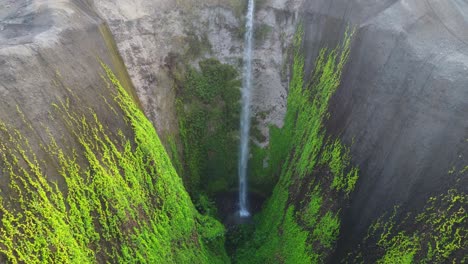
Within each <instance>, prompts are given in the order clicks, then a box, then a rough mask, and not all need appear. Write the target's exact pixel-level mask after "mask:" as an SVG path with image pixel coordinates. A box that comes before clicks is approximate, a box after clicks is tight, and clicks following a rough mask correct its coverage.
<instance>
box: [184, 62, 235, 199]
mask: <svg viewBox="0 0 468 264" xmlns="http://www.w3.org/2000/svg"><path fill="white" fill-rule="evenodd" d="M199 66H200V70H197V69H195V68H193V67H188V69H187V70H186V73H185V76H184V77H183V80H182V81H181V82H180V85H179V87H178V99H177V102H176V104H177V115H178V119H179V129H180V138H181V141H182V145H183V157H182V160H183V162H184V164H185V166H184V167H183V172H182V174H183V175H185V177H186V178H187V181H188V182H189V184H188V185H189V190H190V191H191V192H192V193H199V192H207V193H208V194H213V193H216V192H220V191H227V190H228V189H229V188H232V187H233V186H236V185H237V182H236V181H237V178H236V175H237V166H236V164H237V149H238V140H237V135H238V132H237V130H238V126H239V100H240V90H239V87H240V81H239V79H238V73H237V70H236V69H235V68H234V67H232V66H230V65H227V64H222V63H220V62H219V61H218V60H215V59H207V60H203V61H201V62H200V63H199Z"/></svg>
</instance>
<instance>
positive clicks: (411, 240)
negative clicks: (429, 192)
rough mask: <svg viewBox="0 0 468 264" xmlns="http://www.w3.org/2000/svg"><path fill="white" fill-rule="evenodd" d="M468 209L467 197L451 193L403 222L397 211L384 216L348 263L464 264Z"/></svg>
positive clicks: (454, 191)
mask: <svg viewBox="0 0 468 264" xmlns="http://www.w3.org/2000/svg"><path fill="white" fill-rule="evenodd" d="M467 206H468V195H466V194H464V193H460V192H459V191H457V190H455V189H451V190H449V191H448V192H447V193H445V194H441V195H439V196H434V197H431V198H430V199H429V200H428V201H427V203H426V205H425V207H424V209H423V210H422V212H419V213H418V214H416V215H413V214H408V215H407V216H406V217H404V220H403V221H402V220H399V221H397V220H396V219H397V217H396V216H397V213H398V211H399V209H398V208H397V207H396V208H395V209H394V211H393V213H392V214H391V215H390V216H389V217H386V215H384V216H382V217H381V218H379V219H378V220H377V221H375V222H374V223H373V224H372V225H371V227H370V228H369V231H368V235H367V237H366V238H365V239H364V241H363V242H362V244H361V245H360V246H359V249H357V250H355V251H354V252H352V253H351V254H350V255H349V258H348V262H353V263H356V262H358V261H357V260H361V261H366V262H377V263H464V261H466V257H465V256H464V252H465V251H466V249H467V248H468V242H467V241H468V240H467V238H468V233H467V228H466V227H467V226H468V219H467V218H468V216H467V214H466V208H467ZM400 218H401V217H400ZM376 248H377V250H376ZM350 260H352V261H350Z"/></svg>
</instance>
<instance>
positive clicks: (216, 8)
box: [95, 0, 302, 143]
mask: <svg viewBox="0 0 468 264" xmlns="http://www.w3.org/2000/svg"><path fill="white" fill-rule="evenodd" d="M301 2H302V1H299V0H295V1H291V0H289V1H286V0H274V1H273V0H271V1H259V2H258V4H257V14H256V18H255V19H256V22H255V23H256V28H257V33H256V48H255V51H254V54H255V55H254V56H255V58H254V68H255V74H254V78H255V96H254V101H253V110H254V112H255V113H256V114H260V115H261V117H262V118H258V121H259V128H260V129H261V131H262V132H263V134H264V135H265V136H268V125H269V124H275V125H281V124H282V118H283V116H284V113H285V107H286V94H287V83H288V77H287V75H288V70H287V65H286V63H287V61H288V60H287V49H288V47H289V45H290V42H291V39H292V36H293V33H294V31H295V25H296V23H297V21H298V20H297V19H298V15H297V14H298V12H299V8H300V3H301ZM95 4H96V8H97V10H98V11H99V13H100V14H101V15H102V16H103V17H104V18H105V19H106V20H107V21H108V23H109V26H110V28H111V31H112V33H113V35H114V36H115V39H116V42H117V46H118V48H119V50H120V52H121V54H122V57H123V59H124V61H125V64H126V65H127V67H128V70H129V73H130V76H131V78H132V80H133V82H134V84H135V87H136V90H137V92H138V97H139V98H140V100H141V102H142V104H143V107H144V109H145V112H146V114H147V115H148V116H149V117H150V119H151V120H152V121H153V122H154V124H155V126H156V128H157V129H158V131H159V132H160V134H162V136H163V137H164V136H165V135H166V134H168V133H169V134H174V133H177V131H178V128H177V122H175V120H176V119H175V118H176V117H175V107H174V98H175V93H174V89H173V85H174V84H173V79H172V78H171V77H170V76H169V66H170V65H168V61H169V60H170V56H171V55H174V54H177V55H180V56H185V57H186V58H187V57H189V58H188V59H189V60H190V61H191V62H192V63H193V64H194V65H196V62H197V61H198V60H200V59H202V58H205V57H216V58H217V59H219V60H221V61H222V62H225V63H229V64H232V65H235V66H237V67H239V68H240V67H241V65H242V64H241V62H242V61H241V60H242V55H243V45H244V43H243V32H244V11H245V3H243V2H242V1H230V0H223V1H173V0H159V1H151V2H148V1H143V0H141V1H134V2H132V4H129V3H127V1H123V0H122V1H96V2H95ZM194 53H198V54H194ZM263 143H265V142H263Z"/></svg>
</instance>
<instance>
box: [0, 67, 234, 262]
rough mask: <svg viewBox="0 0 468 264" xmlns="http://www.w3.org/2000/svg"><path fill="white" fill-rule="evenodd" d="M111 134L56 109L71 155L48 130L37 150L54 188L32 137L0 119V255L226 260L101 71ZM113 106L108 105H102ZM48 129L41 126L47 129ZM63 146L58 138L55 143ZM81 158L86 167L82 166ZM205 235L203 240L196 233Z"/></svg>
mask: <svg viewBox="0 0 468 264" xmlns="http://www.w3.org/2000/svg"><path fill="white" fill-rule="evenodd" d="M102 66H103V69H104V71H105V74H104V75H103V80H105V81H106V83H107V84H108V87H109V92H110V93H111V94H112V95H113V97H114V99H115V104H116V105H117V106H118V108H119V111H120V113H121V114H118V112H119V111H117V110H116V109H109V110H111V111H112V112H113V113H115V114H116V115H115V119H119V118H120V119H122V118H123V119H124V121H125V122H126V123H127V124H128V125H129V127H131V129H132V137H131V138H126V137H125V136H124V133H123V132H121V131H118V132H115V133H114V132H112V131H109V130H108V129H107V127H106V126H105V125H104V124H103V123H102V122H101V121H100V118H99V115H98V114H97V113H95V112H94V111H93V110H92V109H89V108H85V107H81V106H80V103H79V98H71V100H72V101H74V102H75V104H72V103H71V100H68V99H67V100H65V101H61V102H58V103H57V104H54V109H55V110H54V114H53V118H54V119H56V120H60V121H61V122H63V124H65V126H66V127H67V129H68V131H69V132H70V133H71V135H73V137H74V138H75V139H76V141H77V142H79V144H80V146H79V148H76V149H71V148H70V147H67V148H62V147H60V146H68V144H67V142H66V141H65V142H60V141H58V139H56V138H55V137H53V136H52V134H51V133H49V138H48V143H47V144H46V145H42V150H43V151H44V152H45V153H47V155H48V156H49V157H50V158H51V159H53V160H55V162H56V164H57V174H58V175H59V176H61V177H62V178H63V180H64V184H65V186H62V187H59V186H58V184H57V183H54V182H50V179H49V177H48V175H47V174H46V172H45V168H47V166H46V164H45V163H43V162H42V161H40V160H39V159H38V158H37V156H36V154H35V152H34V151H33V149H32V147H31V146H30V144H29V141H28V138H25V137H24V136H23V135H22V133H21V132H20V131H18V130H17V129H14V128H11V127H9V126H7V125H6V124H3V123H0V138H1V140H0V148H1V149H2V152H1V154H0V162H1V163H2V165H3V166H2V167H3V168H4V170H3V173H4V175H6V176H7V177H8V180H9V186H10V189H9V192H10V195H9V196H4V195H2V197H1V199H0V215H1V216H2V217H1V224H0V258H1V257H4V258H6V260H8V262H11V263H44V262H45V263H95V262H98V261H99V262H111V263H116V262H117V263H187V262H193V263H225V262H226V261H227V258H226V254H225V252H224V250H223V244H224V235H223V234H224V229H223V227H222V226H221V224H220V223H219V222H217V221H216V220H214V219H213V218H211V217H209V216H203V215H200V214H199V213H198V212H197V211H196V209H195V207H194V206H193V204H192V202H191V200H190V198H189V196H188V194H187V192H186V191H185V189H184V187H183V185H182V182H181V179H180V178H179V176H178V175H177V173H176V171H175V170H174V168H173V166H172V164H171V162H170V159H169V157H168V155H167V153H166V151H165V150H164V148H163V146H162V144H161V142H160V140H159V138H158V136H157V134H156V131H155V129H154V127H153V126H152V124H151V123H150V121H149V120H148V119H147V118H146V117H145V116H144V114H143V113H142V112H141V111H140V110H139V108H138V107H137V105H136V104H135V103H134V101H133V100H132V99H131V97H130V96H129V95H128V93H127V92H126V90H125V89H124V88H123V87H122V86H121V84H120V83H119V81H118V80H117V78H116V77H115V76H114V74H113V73H112V72H111V71H110V70H109V68H108V67H107V66H105V65H102ZM105 105H107V106H109V107H110V108H112V106H111V104H110V103H109V102H107V104H105ZM46 130H47V128H46ZM60 140H61V139H60ZM83 157H84V160H85V162H79V161H78V160H79V159H82V158H83ZM202 233H203V235H201V234H202Z"/></svg>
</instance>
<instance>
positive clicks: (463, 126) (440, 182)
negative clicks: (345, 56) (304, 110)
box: [304, 0, 468, 251]
mask: <svg viewBox="0 0 468 264" xmlns="http://www.w3.org/2000/svg"><path fill="white" fill-rule="evenodd" d="M306 6H307V7H308V8H307V13H306V15H305V19H304V21H305V25H306V40H305V50H306V52H307V60H308V61H309V69H311V68H312V67H313V63H314V58H315V57H316V56H317V52H318V50H319V48H320V47H322V46H324V45H326V46H332V45H331V44H334V43H336V42H337V41H338V40H339V37H340V36H341V35H342V34H343V32H344V30H345V28H346V26H347V25H350V26H354V27H356V28H357V31H356V37H355V40H354V44H353V47H352V49H351V57H350V61H349V63H348V65H347V70H346V72H345V73H344V75H343V82H342V87H341V88H340V89H339V90H338V92H337V94H336V95H335V96H334V98H333V100H332V102H331V119H330V120H329V124H328V127H329V131H331V132H332V133H333V134H335V135H337V136H340V137H341V138H342V139H343V141H344V142H345V143H346V144H348V145H349V146H351V154H352V156H353V158H354V162H355V163H356V164H357V165H359V167H360V180H359V182H358V186H357V189H356V191H355V194H354V196H353V199H352V202H351V207H350V209H349V210H347V212H346V214H345V223H344V226H343V227H342V230H343V232H344V233H343V235H342V241H341V242H340V246H339V251H342V250H344V248H346V247H347V246H350V245H352V244H353V242H355V241H356V240H357V239H359V238H361V237H362V235H363V232H364V231H365V230H366V228H367V226H368V225H369V224H370V222H371V221H372V220H373V219H376V218H377V217H379V216H380V215H381V214H382V213H383V212H385V211H387V210H390V209H391V208H392V207H393V206H394V205H397V204H401V205H402V206H403V208H404V209H406V210H409V209H411V208H417V207H421V205H422V204H423V203H424V201H426V200H427V198H428V197H429V196H430V195H433V194H436V193H441V192H443V191H445V190H447V189H449V188H451V187H453V186H455V185H456V184H458V185H459V187H461V188H462V190H463V191H465V192H466V191H467V187H466V186H468V184H467V183H468V179H467V178H468V177H466V172H465V174H464V175H461V178H459V177H456V176H455V175H456V173H457V172H460V171H462V169H463V168H464V166H465V165H466V164H468V162H467V160H468V157H467V156H466V155H467V154H468V142H467V139H468V120H467V118H466V113H468V87H467V85H468V74H467V71H468V45H467V44H468V12H467V6H468V3H467V2H466V1H463V0H451V1H436V0H427V1H426V0H424V1H423V0H418V1H405V0H401V1H396V0H390V1H385V0H383V1H341V0H340V1H317V0H314V1H312V0H311V1H307V4H306ZM462 174H463V173H462ZM457 179H460V180H459V182H458V183H457Z"/></svg>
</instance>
